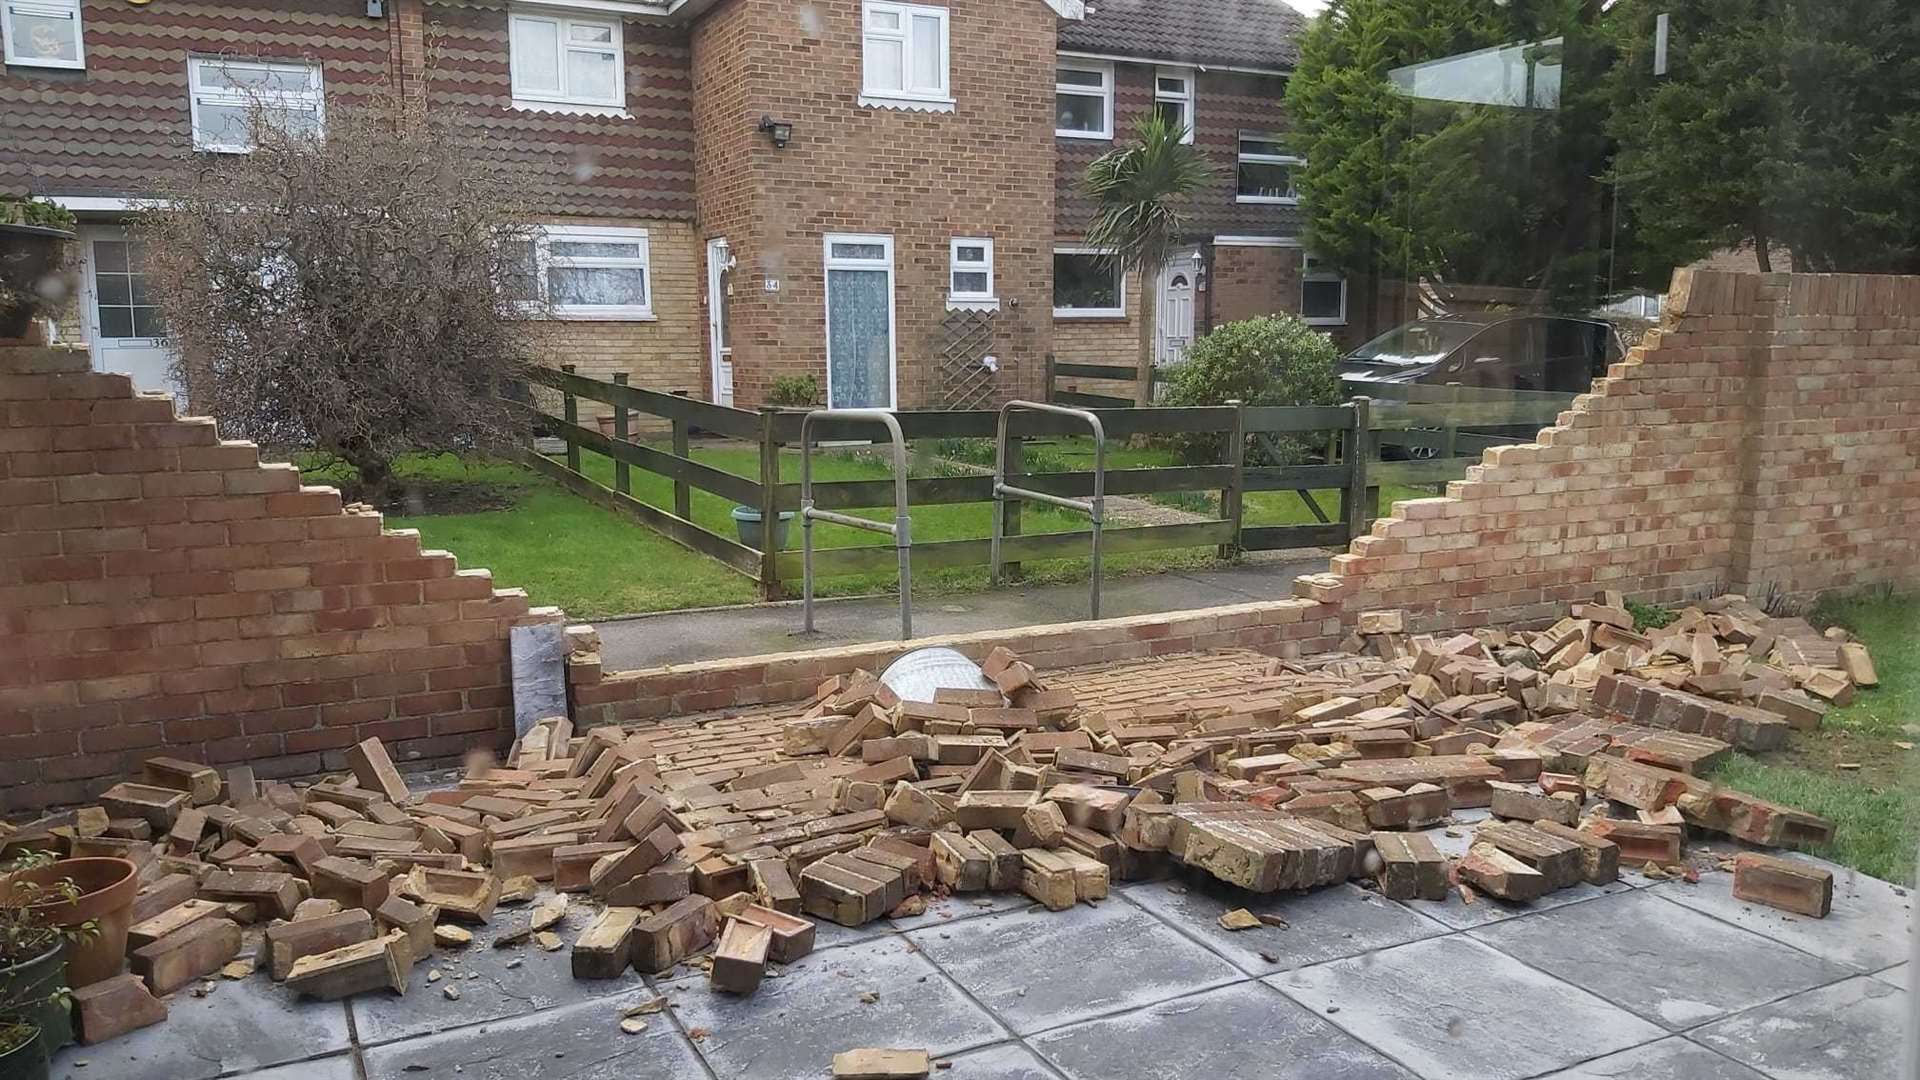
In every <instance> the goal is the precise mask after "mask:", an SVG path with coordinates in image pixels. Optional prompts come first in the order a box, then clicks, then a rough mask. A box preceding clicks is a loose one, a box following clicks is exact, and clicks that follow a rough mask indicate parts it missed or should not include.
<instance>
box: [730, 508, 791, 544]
mask: <svg viewBox="0 0 1920 1080" xmlns="http://www.w3.org/2000/svg"><path fill="white" fill-rule="evenodd" d="M793 514H794V512H793V511H792V510H782V511H780V520H778V521H776V522H774V523H773V548H772V550H774V551H785V550H786V549H787V523H788V522H789V521H792V520H793ZM733 531H734V532H736V533H738V534H739V535H740V542H741V543H743V544H745V545H747V546H748V547H750V548H753V549H754V550H755V551H766V550H768V548H767V547H766V546H765V545H763V544H762V543H761V542H760V541H761V540H762V539H764V538H765V536H766V522H765V521H764V520H763V519H762V516H761V514H760V511H759V510H756V509H754V508H753V507H751V506H736V507H734V508H733Z"/></svg>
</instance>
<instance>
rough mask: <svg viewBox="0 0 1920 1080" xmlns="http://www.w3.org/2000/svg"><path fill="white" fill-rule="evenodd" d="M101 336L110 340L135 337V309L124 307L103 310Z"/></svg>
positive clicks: (101, 312)
mask: <svg viewBox="0 0 1920 1080" xmlns="http://www.w3.org/2000/svg"><path fill="white" fill-rule="evenodd" d="M100 336H101V337H109V338H122V337H133V336H134V334H133V309H132V308H123V307H116V308H109V307H103V308H101V309H100Z"/></svg>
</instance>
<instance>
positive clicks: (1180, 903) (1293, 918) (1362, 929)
mask: <svg viewBox="0 0 1920 1080" xmlns="http://www.w3.org/2000/svg"><path fill="white" fill-rule="evenodd" d="M1126 897H1127V899H1128V900H1130V901H1132V902H1133V903H1136V904H1139V905H1140V906H1141V907H1144V908H1146V909H1147V910H1148V911H1151V912H1153V913H1154V914H1155V915H1158V916H1160V918H1162V919H1163V920H1165V921H1166V922H1167V924H1168V925H1170V926H1172V927H1173V928H1174V929H1175V930H1178V931H1180V932H1181V933H1183V934H1186V935H1188V936H1190V937H1195V938H1198V939H1199V940H1200V942H1201V943H1202V944H1204V945H1205V946H1207V947H1208V948H1210V949H1212V950H1213V951H1214V952H1217V953H1219V954H1220V955H1221V956H1224V957H1226V958H1227V961H1228V962H1229V963H1231V964H1233V965H1234V966H1235V967H1238V968H1239V969H1240V970H1241V971H1244V972H1246V973H1247V974H1249V975H1271V974H1273V973H1274V972H1276V971H1287V970H1290V969H1292V968H1297V967H1304V966H1306V965H1308V964H1318V963H1320V962H1322V961H1325V960H1337V959H1339V958H1341V957H1343V956H1353V955H1354V954H1356V953H1363V952H1367V951H1369V950H1371V949H1383V948H1386V947H1388V946H1391V945H1402V944H1405V943H1406V942H1409V941H1417V940H1419V939H1420V938H1426V937H1433V936H1434V935H1436V934H1444V933H1446V932H1447V928H1446V927H1444V926H1442V925H1440V924H1439V923H1437V922H1434V921H1433V920H1431V919H1428V918H1425V917H1423V916H1421V915H1418V914H1415V913H1414V912H1412V911H1410V910H1408V909H1407V908H1406V907H1405V906H1404V905H1401V904H1396V903H1394V902H1393V901H1391V900H1387V899H1384V898H1382V897H1381V896H1379V895H1378V894H1376V893H1370V892H1368V891H1366V890H1365V889H1362V888H1360V887H1359V886H1356V885H1352V884H1348V883H1344V882H1343V883H1341V884H1339V885H1334V886H1332V887H1330V888H1325V889H1315V890H1313V891H1312V892H1306V893H1270V894H1267V895H1264V896H1263V895H1261V894H1258V893H1250V892H1246V891H1244V890H1240V889H1234V888H1232V887H1231V886H1226V885H1222V884H1220V883H1219V882H1217V881H1215V880H1214V879H1212V878H1207V879H1204V880H1201V879H1197V878H1196V879H1194V880H1192V881H1152V882H1141V883H1140V884H1138V885H1130V886H1128V887H1127V889H1126ZM1240 907H1244V908H1246V909H1247V910H1249V911H1252V912H1254V913H1255V914H1260V915H1265V914H1273V915H1278V916H1280V917H1281V918H1283V919H1285V920H1287V922H1288V923H1289V924H1291V925H1290V926H1289V927H1288V928H1287V929H1284V930H1283V929H1281V928H1279V927H1273V926H1261V927H1256V928H1255V929H1252V930H1223V929H1221V927H1220V921H1219V920H1220V916H1221V915H1222V914H1223V913H1225V912H1227V911H1231V910H1233V909H1234V908H1240ZM1267 957H1272V959H1271V960H1269V959H1267Z"/></svg>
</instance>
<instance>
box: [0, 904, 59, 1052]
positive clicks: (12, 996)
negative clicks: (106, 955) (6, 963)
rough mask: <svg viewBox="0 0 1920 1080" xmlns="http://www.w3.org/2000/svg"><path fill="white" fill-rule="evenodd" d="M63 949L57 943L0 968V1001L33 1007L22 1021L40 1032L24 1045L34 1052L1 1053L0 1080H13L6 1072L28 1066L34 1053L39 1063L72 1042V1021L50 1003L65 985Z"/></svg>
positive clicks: (26, 1011)
mask: <svg viewBox="0 0 1920 1080" xmlns="http://www.w3.org/2000/svg"><path fill="white" fill-rule="evenodd" d="M64 946H65V942H62V941H59V940H57V939H56V940H55V941H54V943H53V946H52V947H51V948H49V949H48V950H47V951H46V952H44V953H41V954H40V955H39V956H36V957H34V958H33V959H31V960H24V961H22V962H20V963H18V964H15V965H13V966H12V967H0V1001H11V1002H18V1003H21V1004H22V1005H25V1004H27V1003H29V1002H31V1003H34V1004H32V1006H31V1007H30V1008H26V1009H25V1010H24V1012H25V1015H24V1016H23V1017H22V1019H24V1020H26V1021H27V1022H28V1023H30V1024H33V1025H35V1026H36V1027H37V1028H38V1029H39V1032H40V1034H39V1035H38V1036H37V1037H36V1038H34V1039H33V1040H30V1041H29V1042H28V1043H27V1045H28V1046H30V1047H34V1050H33V1051H28V1052H23V1051H21V1050H20V1049H18V1048H15V1049H14V1050H12V1051H9V1052H4V1053H0V1077H6V1078H7V1080H12V1078H13V1077H14V1075H15V1074H14V1073H12V1072H9V1071H8V1070H9V1069H11V1068H14V1067H15V1066H24V1065H26V1064H29V1063H31V1062H32V1060H33V1058H34V1057H35V1055H36V1053H37V1054H38V1055H39V1056H40V1057H41V1059H42V1060H44V1059H45V1058H47V1057H51V1056H52V1055H53V1052H54V1051H56V1050H58V1049H60V1048H61V1047H63V1046H65V1045H67V1044H68V1043H70V1042H72V1041H73V1018H72V1016H70V1015H68V1012H67V1009H66V1007H65V1006H63V1005H61V1004H60V1003H59V1002H58V1001H55V1000H53V995H54V993H55V992H56V991H58V990H59V989H60V988H61V987H63V986H65V985H67V962H66V955H65V952H64ZM25 1075H31V1073H27V1074H25Z"/></svg>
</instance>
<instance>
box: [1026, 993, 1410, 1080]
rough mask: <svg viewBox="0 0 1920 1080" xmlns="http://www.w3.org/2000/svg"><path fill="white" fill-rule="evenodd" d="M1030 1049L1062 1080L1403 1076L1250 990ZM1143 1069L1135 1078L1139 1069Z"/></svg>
mask: <svg viewBox="0 0 1920 1080" xmlns="http://www.w3.org/2000/svg"><path fill="white" fill-rule="evenodd" d="M1031 1041H1032V1044H1033V1047H1034V1049H1036V1050H1038V1051H1039V1052H1040V1053H1041V1054H1043V1055H1045V1056H1046V1057H1047V1058H1048V1059H1049V1060H1050V1061H1052V1062H1053V1063H1054V1064H1055V1065H1058V1066H1059V1067H1060V1070H1061V1071H1062V1072H1064V1073H1065V1074H1066V1075H1067V1076H1068V1077H1070V1078H1072V1080H1108V1078H1110V1077H1116V1076H1139V1075H1141V1074H1142V1073H1143V1071H1150V1072H1151V1074H1152V1075H1154V1076H1156V1077H1163V1078H1165V1080H1214V1078H1216V1077H1225V1076H1231V1077H1234V1078H1236V1080H1407V1078H1410V1077H1412V1075H1413V1074H1412V1073H1409V1072H1408V1071H1407V1070H1405V1069H1403V1068H1401V1067H1400V1066H1398V1065H1396V1064H1394V1063H1393V1062H1391V1061H1389V1060H1387V1059H1386V1058H1385V1057H1382V1056H1381V1055H1380V1054H1379V1053H1378V1052H1376V1051H1374V1050H1373V1049H1371V1048H1369V1047H1368V1046H1366V1045H1365V1044H1363V1043H1361V1042H1360V1041H1359V1040H1357V1039H1355V1038H1353V1037H1352V1036H1350V1035H1348V1034H1346V1033H1345V1032H1343V1031H1341V1030H1340V1029H1339V1028H1336V1027H1334V1026H1333V1025H1332V1024H1329V1023H1327V1022H1326V1021H1325V1020H1322V1019H1320V1018H1319V1017H1317V1016H1315V1015H1313V1014H1312V1013H1310V1012H1308V1011H1307V1010H1306V1009H1304V1008H1302V1007H1301V1006H1299V1005H1297V1004H1295V1003H1294V1002H1292V1001H1289V1000H1287V998H1286V997H1284V996H1282V995H1281V994H1279V993H1276V992H1275V991H1274V990H1273V988H1271V987H1268V986H1264V985H1262V984H1260V983H1257V982H1254V983H1238V984H1236V985H1233V986H1227V987H1222V988H1220V989H1218V990H1208V991H1205V992H1202V993H1199V994H1194V995H1192V996H1189V997H1180V998H1175V999H1173V1000H1172V1001H1163V1002H1161V1003H1160V1004H1158V1005H1149V1006H1147V1007H1146V1008H1144V1009H1135V1010H1133V1011H1131V1012H1125V1013H1121V1014H1120V1015H1118V1016H1110V1017H1106V1018H1105V1019H1101V1020H1089V1021H1087V1022H1085V1023H1079V1024H1071V1025H1068V1026H1067V1027H1063V1028H1056V1029H1054V1030H1052V1031H1049V1032H1047V1033H1045V1034H1043V1035H1039V1036H1035V1037H1034V1038H1033V1039H1032V1040H1031ZM1146 1062H1151V1063H1152V1065H1151V1067H1150V1069H1147V1070H1143V1068H1142V1065H1143V1063H1146Z"/></svg>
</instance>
